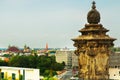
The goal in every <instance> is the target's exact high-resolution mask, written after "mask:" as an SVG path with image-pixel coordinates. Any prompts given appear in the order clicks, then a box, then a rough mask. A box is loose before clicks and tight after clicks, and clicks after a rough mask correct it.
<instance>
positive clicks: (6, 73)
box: [0, 66, 40, 80]
mask: <svg viewBox="0 0 120 80" xmlns="http://www.w3.org/2000/svg"><path fill="white" fill-rule="evenodd" d="M0 74H1V75H0V80H1V79H2V80H5V79H7V80H39V75H40V74H39V69H32V68H19V67H6V66H1V67H0ZM21 78H22V79H21Z"/></svg>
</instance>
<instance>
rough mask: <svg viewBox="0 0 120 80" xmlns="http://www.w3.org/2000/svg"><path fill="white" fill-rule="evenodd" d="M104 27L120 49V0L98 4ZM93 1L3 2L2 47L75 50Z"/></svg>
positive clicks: (0, 13)
mask: <svg viewBox="0 0 120 80" xmlns="http://www.w3.org/2000/svg"><path fill="white" fill-rule="evenodd" d="M95 1H96V6H97V10H98V11H99V12H100V14H101V22H100V23H101V24H103V25H104V27H105V28H107V29H109V30H110V31H109V32H108V33H107V34H108V35H110V36H111V37H114V38H117V40H116V41H115V42H114V43H115V46H120V30H119V29H120V28H119V27H120V19H119V18H120V5H119V3H120V0H95ZM91 3H92V0H0V47H7V46H8V45H9V44H10V45H15V46H18V47H23V46H24V45H25V44H26V45H28V46H30V47H32V48H34V47H38V48H42V47H45V45H46V43H48V46H49V47H52V48H56V47H59V48H64V47H68V48H73V41H71V38H74V37H76V36H78V35H80V33H79V32H78V30H80V29H82V28H83V27H84V25H85V24H86V23H87V19H86V17H87V13H88V11H89V10H91Z"/></svg>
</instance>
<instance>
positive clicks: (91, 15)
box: [87, 1, 100, 24]
mask: <svg viewBox="0 0 120 80" xmlns="http://www.w3.org/2000/svg"><path fill="white" fill-rule="evenodd" d="M87 21H88V23H89V24H98V23H99V22H100V13H99V12H98V11H97V10H96V6H95V1H93V3H92V9H91V10H90V11H89V12H88V15H87Z"/></svg>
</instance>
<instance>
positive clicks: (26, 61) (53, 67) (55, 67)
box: [0, 54, 65, 77]
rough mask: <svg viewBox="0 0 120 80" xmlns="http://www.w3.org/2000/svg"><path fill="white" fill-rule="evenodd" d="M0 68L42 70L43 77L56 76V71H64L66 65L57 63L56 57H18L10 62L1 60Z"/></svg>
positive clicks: (14, 57)
mask: <svg viewBox="0 0 120 80" xmlns="http://www.w3.org/2000/svg"><path fill="white" fill-rule="evenodd" d="M0 66H11V67H24V68H37V69H40V75H42V76H50V77H51V76H54V75H56V74H57V73H56V71H60V70H63V69H64V67H65V63H64V62H63V63H57V62H56V59H55V56H37V55H36V54H34V55H29V56H28V55H27V56H25V55H16V56H12V57H11V58H10V60H9V61H8V62H5V61H3V60H0Z"/></svg>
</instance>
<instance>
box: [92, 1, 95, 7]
mask: <svg viewBox="0 0 120 80" xmlns="http://www.w3.org/2000/svg"><path fill="white" fill-rule="evenodd" d="M92 4H93V5H92V9H95V8H96V6H95V4H96V3H95V1H93V2H92Z"/></svg>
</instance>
